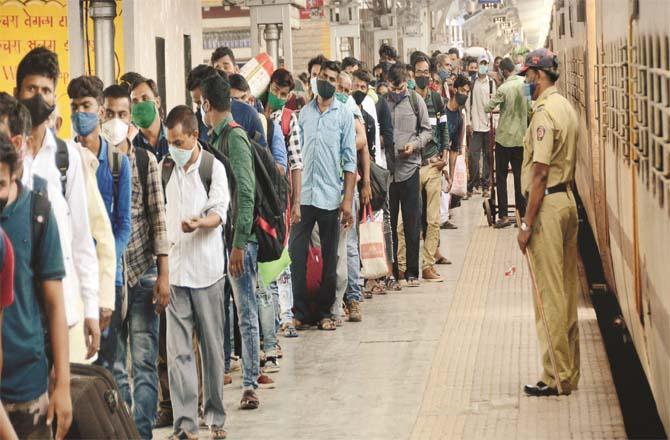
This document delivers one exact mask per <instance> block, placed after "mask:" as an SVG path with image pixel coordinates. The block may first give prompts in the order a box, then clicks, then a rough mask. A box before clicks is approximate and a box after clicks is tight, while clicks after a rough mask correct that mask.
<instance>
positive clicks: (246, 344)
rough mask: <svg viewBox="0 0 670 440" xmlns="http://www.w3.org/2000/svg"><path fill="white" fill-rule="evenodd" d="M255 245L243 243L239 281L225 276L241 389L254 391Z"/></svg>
mask: <svg viewBox="0 0 670 440" xmlns="http://www.w3.org/2000/svg"><path fill="white" fill-rule="evenodd" d="M257 257H258V244H256V243H247V248H246V252H245V253H244V273H243V274H242V275H241V276H240V277H239V278H234V277H232V276H231V275H228V280H229V282H230V285H231V286H232V288H233V295H234V297H235V305H236V306H237V319H238V321H239V325H240V334H241V337H242V364H243V371H242V386H243V387H244V388H246V389H249V388H258V376H259V375H260V331H259V328H258V327H259V326H258V300H257V297H256V281H257V270H258V268H257V266H256V265H257Z"/></svg>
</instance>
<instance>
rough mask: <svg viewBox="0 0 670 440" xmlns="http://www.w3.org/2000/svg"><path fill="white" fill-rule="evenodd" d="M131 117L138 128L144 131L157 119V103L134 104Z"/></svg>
mask: <svg viewBox="0 0 670 440" xmlns="http://www.w3.org/2000/svg"><path fill="white" fill-rule="evenodd" d="M131 116H132V119H133V122H134V123H135V124H137V126H138V127H140V128H144V129H147V128H149V127H151V124H152V123H153V122H154V120H155V119H156V103H155V102H154V101H143V102H138V103H137V104H133V108H132V111H131Z"/></svg>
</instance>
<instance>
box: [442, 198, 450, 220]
mask: <svg viewBox="0 0 670 440" xmlns="http://www.w3.org/2000/svg"><path fill="white" fill-rule="evenodd" d="M449 203H451V194H449V193H448V192H442V193H440V224H442V223H444V222H446V221H447V220H449Z"/></svg>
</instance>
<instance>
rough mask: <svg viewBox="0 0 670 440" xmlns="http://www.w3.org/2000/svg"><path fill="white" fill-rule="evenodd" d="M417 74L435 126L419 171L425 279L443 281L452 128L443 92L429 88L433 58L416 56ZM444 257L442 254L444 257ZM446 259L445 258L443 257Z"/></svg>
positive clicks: (401, 242)
mask: <svg viewBox="0 0 670 440" xmlns="http://www.w3.org/2000/svg"><path fill="white" fill-rule="evenodd" d="M412 68H413V69H414V74H415V75H416V81H417V93H418V94H419V96H421V98H423V100H424V102H425V103H426V108H427V110H428V119H429V121H430V125H431V129H432V138H431V140H430V141H429V142H428V143H427V144H426V146H425V148H424V149H423V151H422V153H421V168H420V171H419V185H420V186H419V187H420V191H421V196H422V200H423V207H422V208H423V209H422V211H423V212H422V222H421V223H422V224H425V225H426V227H425V229H424V242H423V253H422V271H421V272H422V276H421V277H422V278H423V279H424V281H427V282H442V281H443V279H442V277H441V276H440V274H438V273H437V271H436V270H435V263H436V258H435V255H436V254H437V253H438V248H439V241H440V193H441V191H442V185H441V176H442V170H443V169H444V167H445V166H446V165H447V163H448V160H449V159H448V153H449V152H448V149H447V148H445V146H446V144H447V143H448V142H449V130H448V127H447V116H446V114H445V112H444V103H443V102H442V98H441V97H440V95H439V94H437V93H435V92H431V91H430V90H429V89H428V81H429V80H430V70H431V69H430V60H429V59H428V57H427V56H426V55H421V56H417V57H415V58H414V65H413V66H412ZM402 224H403V223H402V220H401V219H399V221H398V267H399V270H400V271H401V272H405V271H406V270H407V261H406V260H405V249H406V247H405V233H404V228H403V227H402V226H401V225H402ZM440 257H441V256H440ZM441 259H444V257H441Z"/></svg>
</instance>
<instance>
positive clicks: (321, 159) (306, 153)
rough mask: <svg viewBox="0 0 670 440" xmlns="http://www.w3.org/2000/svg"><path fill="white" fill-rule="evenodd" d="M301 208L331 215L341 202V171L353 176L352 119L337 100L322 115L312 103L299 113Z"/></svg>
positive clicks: (353, 136) (353, 131)
mask: <svg viewBox="0 0 670 440" xmlns="http://www.w3.org/2000/svg"><path fill="white" fill-rule="evenodd" d="M298 124H299V125H300V144H301V145H302V155H303V163H304V169H303V171H302V197H301V202H302V204H303V205H311V206H315V207H317V208H320V209H325V210H329V211H332V210H334V209H337V208H339V206H340V203H341V202H342V188H343V186H342V181H341V180H340V176H341V174H342V171H344V172H348V173H355V172H356V130H355V128H354V115H353V113H352V112H351V110H350V109H349V107H347V105H346V104H342V103H341V102H339V101H338V100H337V99H333V102H332V103H331V104H330V107H329V108H328V109H327V110H326V111H325V112H323V113H321V110H319V106H318V104H317V103H316V99H313V100H312V101H311V102H310V103H309V104H307V105H306V106H305V107H303V108H302V110H300V117H299V121H298Z"/></svg>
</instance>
